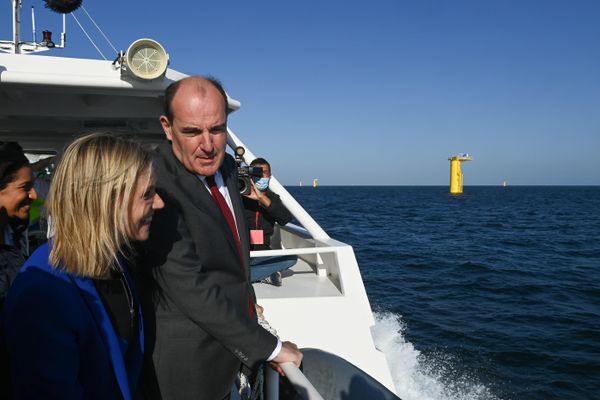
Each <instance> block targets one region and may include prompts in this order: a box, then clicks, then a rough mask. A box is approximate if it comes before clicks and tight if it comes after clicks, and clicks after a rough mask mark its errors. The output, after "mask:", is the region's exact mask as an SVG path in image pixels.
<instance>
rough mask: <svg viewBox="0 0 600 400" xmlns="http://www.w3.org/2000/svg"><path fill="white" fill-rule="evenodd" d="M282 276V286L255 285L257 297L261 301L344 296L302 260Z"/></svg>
mask: <svg viewBox="0 0 600 400" xmlns="http://www.w3.org/2000/svg"><path fill="white" fill-rule="evenodd" d="M281 274H282V277H283V279H282V285H281V286H275V285H271V284H269V283H255V284H254V290H255V291H256V296H257V297H258V298H260V299H277V298H300V297H333V296H342V293H341V292H340V291H339V290H338V288H337V287H336V286H335V284H334V283H333V282H332V281H331V280H330V279H329V278H328V277H327V276H319V275H317V274H316V273H315V271H314V270H313V269H312V268H311V266H310V265H308V263H307V262H306V261H304V260H302V259H298V262H297V263H296V264H295V265H294V266H293V267H291V268H289V269H287V270H284V271H282V273H281Z"/></svg>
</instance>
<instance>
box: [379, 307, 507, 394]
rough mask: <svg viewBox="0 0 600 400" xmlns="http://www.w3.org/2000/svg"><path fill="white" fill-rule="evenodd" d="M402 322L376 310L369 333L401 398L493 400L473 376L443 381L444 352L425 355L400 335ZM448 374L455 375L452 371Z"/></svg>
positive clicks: (445, 368) (446, 368)
mask: <svg viewBox="0 0 600 400" xmlns="http://www.w3.org/2000/svg"><path fill="white" fill-rule="evenodd" d="M404 330H405V324H404V322H403V321H402V319H401V317H400V316H398V315H396V314H393V313H390V312H376V313H375V326H374V327H373V337H374V340H375V345H376V346H377V348H378V349H379V350H381V351H382V352H383V353H384V354H385V356H386V359H387V361H388V364H389V365H390V369H391V372H392V378H393V379H394V385H395V386H396V392H397V394H398V396H399V397H400V398H401V399H402V400H497V399H498V397H496V396H495V395H493V394H492V393H491V392H490V390H489V389H488V388H486V387H485V386H484V385H481V384H479V383H478V382H477V381H476V380H475V379H474V378H472V377H469V376H460V374H459V379H452V382H447V381H448V380H447V379H444V376H445V375H448V374H447V372H448V368H449V367H448V366H449V365H450V368H451V369H456V368H458V367H456V366H455V365H454V366H453V365H452V363H451V362H450V363H449V362H448V360H445V359H443V358H444V356H443V355H440V356H435V357H425V356H424V355H423V354H421V352H420V351H419V350H416V349H415V348H414V346H413V345H412V343H410V342H407V341H406V339H405V338H404ZM452 372H454V373H453V374H452V375H454V376H456V373H455V372H456V371H452Z"/></svg>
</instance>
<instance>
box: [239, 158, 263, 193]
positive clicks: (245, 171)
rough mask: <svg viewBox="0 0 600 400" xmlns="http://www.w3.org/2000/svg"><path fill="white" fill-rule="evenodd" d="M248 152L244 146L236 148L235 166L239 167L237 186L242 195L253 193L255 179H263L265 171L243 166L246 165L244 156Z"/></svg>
mask: <svg viewBox="0 0 600 400" xmlns="http://www.w3.org/2000/svg"><path fill="white" fill-rule="evenodd" d="M245 152H246V150H245V149H244V148H243V147H242V146H238V147H236V148H235V165H236V167H237V184H238V189H239V190H240V194H241V195H246V194H250V193H251V192H252V182H251V180H252V179H253V178H262V176H263V170H262V168H261V167H250V166H247V165H246V166H242V164H243V163H244V159H243V155H244V153H245Z"/></svg>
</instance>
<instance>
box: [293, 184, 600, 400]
mask: <svg viewBox="0 0 600 400" xmlns="http://www.w3.org/2000/svg"><path fill="white" fill-rule="evenodd" d="M287 189H288V190H289V191H290V193H291V194H292V195H293V196H294V197H295V198H296V199H297V200H298V201H299V202H300V204H302V205H303V206H304V207H305V209H306V210H307V211H308V212H309V213H310V214H311V215H312V216H313V217H314V218H315V220H316V221H317V222H318V223H319V224H320V225H321V226H322V227H323V228H324V229H325V231H326V232H327V233H328V234H329V235H330V236H332V237H334V238H336V239H338V240H341V241H343V242H346V243H348V244H350V245H352V246H353V248H354V251H355V253H356V256H357V259H358V262H359V265H360V269H361V273H362V275H363V279H364V282H365V286H366V289H367V293H368V295H369V299H370V301H371V306H372V308H373V309H374V311H375V312H376V318H377V325H376V327H375V330H374V336H375V339H376V343H377V346H378V347H379V348H380V349H381V350H383V351H384V352H385V353H386V356H387V359H388V362H389V364H390V366H391V369H392V374H393V376H394V380H395V384H396V388H397V391H398V394H399V395H400V397H401V398H402V399H404V400H411V399H431V400H443V399H444V400H445V399H448V400H450V399H452V400H454V399H456V400H458V399H528V400H529V399H600V187H581V186H576V187H547V186H515V187H511V186H508V187H487V186H480V187H465V189H464V194H462V195H458V196H452V195H449V194H448V188H447V187H441V186H439V187H423V186H419V187H407V186H389V187H381V186H377V187H365V186H358V187H344V186H330V187H317V188H312V187H288V188H287Z"/></svg>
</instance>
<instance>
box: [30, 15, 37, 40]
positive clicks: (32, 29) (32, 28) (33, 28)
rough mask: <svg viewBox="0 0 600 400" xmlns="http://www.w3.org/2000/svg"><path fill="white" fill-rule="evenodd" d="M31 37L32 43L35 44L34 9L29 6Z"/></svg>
mask: <svg viewBox="0 0 600 400" xmlns="http://www.w3.org/2000/svg"><path fill="white" fill-rule="evenodd" d="M31 37H32V39H31V40H33V43H37V39H36V38H35V7H34V6H31Z"/></svg>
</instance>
